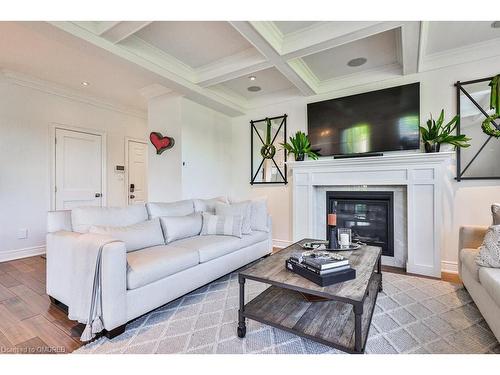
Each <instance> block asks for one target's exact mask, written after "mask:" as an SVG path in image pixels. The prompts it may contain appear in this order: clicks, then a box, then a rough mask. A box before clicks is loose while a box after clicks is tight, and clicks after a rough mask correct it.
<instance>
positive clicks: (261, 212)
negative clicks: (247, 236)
mask: <svg viewBox="0 0 500 375" xmlns="http://www.w3.org/2000/svg"><path fill="white" fill-rule="evenodd" d="M250 222H251V228H252V230H258V231H262V232H269V228H268V226H267V199H266V198H259V199H254V200H252V201H251V216H250Z"/></svg>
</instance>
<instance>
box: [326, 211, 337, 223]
mask: <svg viewBox="0 0 500 375" xmlns="http://www.w3.org/2000/svg"><path fill="white" fill-rule="evenodd" d="M328 225H330V226H334V225H337V214H328Z"/></svg>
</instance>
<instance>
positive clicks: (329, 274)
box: [286, 251, 356, 286]
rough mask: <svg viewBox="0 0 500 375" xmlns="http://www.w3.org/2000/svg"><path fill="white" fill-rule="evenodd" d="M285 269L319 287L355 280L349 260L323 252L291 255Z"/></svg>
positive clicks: (354, 273) (354, 272) (354, 271)
mask: <svg viewBox="0 0 500 375" xmlns="http://www.w3.org/2000/svg"><path fill="white" fill-rule="evenodd" d="M286 267H287V268H288V269H289V270H291V271H293V272H295V273H297V274H299V275H301V276H303V277H305V278H306V279H308V280H311V281H313V282H314V283H316V284H318V285H320V286H327V285H332V284H335V283H340V282H343V281H347V280H352V279H354V278H356V270H354V269H353V268H351V266H350V264H349V259H347V258H345V257H343V256H342V255H340V254H336V253H328V252H324V251H308V252H304V253H297V254H292V256H291V257H290V258H288V259H287V260H286Z"/></svg>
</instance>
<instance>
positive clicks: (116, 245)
mask: <svg viewBox="0 0 500 375" xmlns="http://www.w3.org/2000/svg"><path fill="white" fill-rule="evenodd" d="M101 275H102V315H103V323H104V328H105V329H107V330H108V331H110V330H112V329H114V328H116V327H118V326H121V325H122V324H125V323H126V322H127V251H126V249H125V243H123V242H113V243H109V244H107V245H105V246H104V247H103V249H102V274H101Z"/></svg>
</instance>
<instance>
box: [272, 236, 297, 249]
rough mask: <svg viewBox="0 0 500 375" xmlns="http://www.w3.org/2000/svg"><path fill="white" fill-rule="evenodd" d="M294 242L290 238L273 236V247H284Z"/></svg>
mask: <svg viewBox="0 0 500 375" xmlns="http://www.w3.org/2000/svg"><path fill="white" fill-rule="evenodd" d="M292 243H293V242H292V241H288V240H278V239H275V238H273V247H277V248H279V249H283V248H284V247H287V246H290V245H291V244H292Z"/></svg>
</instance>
